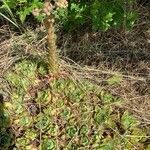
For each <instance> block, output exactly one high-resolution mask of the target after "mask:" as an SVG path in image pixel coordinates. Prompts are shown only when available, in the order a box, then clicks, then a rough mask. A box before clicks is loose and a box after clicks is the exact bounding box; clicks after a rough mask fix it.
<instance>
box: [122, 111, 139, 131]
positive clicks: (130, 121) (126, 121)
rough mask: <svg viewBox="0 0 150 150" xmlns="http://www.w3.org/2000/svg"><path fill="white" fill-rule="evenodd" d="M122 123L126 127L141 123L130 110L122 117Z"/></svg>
mask: <svg viewBox="0 0 150 150" xmlns="http://www.w3.org/2000/svg"><path fill="white" fill-rule="evenodd" d="M121 123H122V125H123V127H124V128H125V129H128V128H131V127H135V126H137V125H138V124H139V122H138V121H137V120H136V119H135V118H134V117H133V116H132V115H131V114H130V113H129V112H128V111H125V112H124V114H123V116H122V117H121Z"/></svg>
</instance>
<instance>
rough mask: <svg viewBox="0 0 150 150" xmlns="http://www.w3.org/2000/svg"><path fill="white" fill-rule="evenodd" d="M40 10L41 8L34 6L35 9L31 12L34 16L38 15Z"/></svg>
mask: <svg viewBox="0 0 150 150" xmlns="http://www.w3.org/2000/svg"><path fill="white" fill-rule="evenodd" d="M40 12H41V9H38V8H35V9H33V11H32V14H33V15H34V16H39V15H40Z"/></svg>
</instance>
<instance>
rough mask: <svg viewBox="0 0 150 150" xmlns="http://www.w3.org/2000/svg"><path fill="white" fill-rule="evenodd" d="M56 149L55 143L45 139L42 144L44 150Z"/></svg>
mask: <svg viewBox="0 0 150 150" xmlns="http://www.w3.org/2000/svg"><path fill="white" fill-rule="evenodd" d="M53 149H55V142H54V141H53V140H51V139H45V140H44V141H43V143H42V150H53Z"/></svg>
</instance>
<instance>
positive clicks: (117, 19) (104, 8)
mask: <svg viewBox="0 0 150 150" xmlns="http://www.w3.org/2000/svg"><path fill="white" fill-rule="evenodd" d="M49 2H51V4H52V5H54V3H55V6H58V7H59V9H55V10H53V14H54V15H55V17H56V18H57V19H58V21H59V23H61V24H63V26H64V28H65V29H66V30H68V29H75V28H80V27H83V26H86V25H87V24H88V25H90V27H91V28H92V29H94V30H102V31H107V30H108V29H111V28H122V27H124V28H127V29H131V28H132V27H133V25H134V23H135V21H136V19H137V14H136V12H135V10H134V9H133V5H134V2H135V0H112V1H110V0H80V1H79V0H70V1H68V2H67V0H62V1H59V0H55V1H49ZM64 5H65V6H66V5H67V6H68V7H64ZM43 7H44V2H43V0H30V1H29V0H13V1H10V0H4V1H3V5H2V7H1V9H0V10H3V11H4V13H2V12H3V11H2V12H0V14H1V15H2V16H3V17H5V18H6V19H7V20H8V19H9V17H8V16H7V15H5V14H7V13H8V14H9V16H10V17H11V19H9V21H11V22H13V24H17V20H16V18H19V19H20V21H21V22H22V23H24V21H25V20H26V18H27V16H29V15H31V14H33V15H34V16H36V18H37V19H38V20H40V21H41V20H43V18H44V14H43V13H41V10H43V12H44V13H46V14H48V13H49V9H48V7H47V8H45V7H44V9H43Z"/></svg>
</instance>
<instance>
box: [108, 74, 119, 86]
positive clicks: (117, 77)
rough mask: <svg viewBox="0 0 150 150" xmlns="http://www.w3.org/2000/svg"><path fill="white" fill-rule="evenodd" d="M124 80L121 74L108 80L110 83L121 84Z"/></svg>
mask: <svg viewBox="0 0 150 150" xmlns="http://www.w3.org/2000/svg"><path fill="white" fill-rule="evenodd" d="M121 81H122V76H121V75H114V76H113V77H111V78H109V79H108V80H107V82H108V84H109V85H114V84H119V83H120V82H121Z"/></svg>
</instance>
